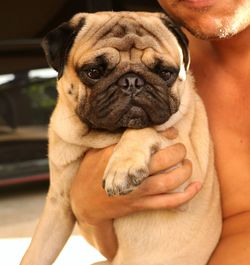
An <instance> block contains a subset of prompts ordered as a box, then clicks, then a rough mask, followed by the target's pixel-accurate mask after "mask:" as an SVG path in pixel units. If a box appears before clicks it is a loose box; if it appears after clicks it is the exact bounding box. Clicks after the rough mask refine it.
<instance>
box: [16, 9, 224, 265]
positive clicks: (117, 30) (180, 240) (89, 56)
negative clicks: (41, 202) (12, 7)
mask: <svg viewBox="0 0 250 265" xmlns="http://www.w3.org/2000/svg"><path fill="white" fill-rule="evenodd" d="M42 46H43V48H44V50H45V53H46V57H47V60H48V63H49V65H50V66H51V67H53V68H54V69H55V70H57V71H58V82H57V89H58V93H59V96H58V101H57V105H56V108H55V110H54V112H53V114H52V117H51V121H50V125H49V165H50V175H51V181H50V188H49V191H48V195H47V199H46V204H45V208H44V212H43V214H42V216H41V219H40V222H39V224H38V227H37V229H36V231H35V234H34V236H33V239H32V242H31V245H30V247H29V249H28V250H27V252H26V254H25V256H24V258H23V259H22V262H21V264H22V265H50V264H52V263H53V262H54V260H55V259H56V257H57V255H58V254H59V252H60V251H61V249H62V247H63V246H64V244H65V242H66V241H67V239H68V238H69V236H70V234H71V232H72V228H73V226H74V224H75V221H76V220H75V217H74V215H73V211H72V207H71V205H70V199H69V190H70V186H71V182H72V178H73V177H74V176H75V175H76V173H77V170H78V168H79V165H80V163H81V160H82V158H83V156H84V153H85V152H86V151H87V150H88V149H89V148H104V147H107V146H109V145H112V144H115V143H117V146H116V148H115V150H114V152H113V154H112V157H111V159H110V161H109V163H108V165H107V168H106V170H105V174H104V177H103V187H104V189H105V190H106V192H107V194H108V195H109V196H119V195H123V194H127V193H128V192H131V191H133V190H134V189H135V188H136V187H137V186H138V185H140V183H141V182H142V181H143V180H144V179H145V178H147V177H148V174H149V173H148V172H149V171H148V164H149V160H150V157H151V155H152V154H153V153H154V152H156V151H157V150H159V149H161V148H164V147H166V146H169V145H172V144H174V143H176V142H181V143H183V144H184V145H185V146H186V148H187V158H188V159H190V160H191V161H192V162H193V173H192V177H191V179H190V180H189V181H197V180H198V181H200V182H201V183H202V190H201V191H200V192H199V194H198V195H197V196H196V197H195V198H194V199H192V200H191V201H190V202H189V203H188V205H187V207H185V210H178V209H176V210H157V211H147V212H140V213H137V214H133V215H131V216H126V217H122V218H119V219H117V220H115V221H114V227H115V231H116V235H117V239H118V251H117V253H116V256H115V257H114V259H113V261H112V262H111V263H110V262H108V261H106V262H102V263H98V264H112V265H205V264H207V262H208V259H209V257H210V255H211V253H212V251H213V250H214V248H215V246H216V244H217V242H218V239H219V236H220V232H221V210H220V195H219V187H218V181H217V177H216V172H215V168H214V158H213V147H212V142H211V140H210V136H209V131H208V122H207V116H206V113H205V109H204V106H203V104H202V102H201V99H200V98H199V96H198V95H197V93H196V92H195V89H194V81H193V78H192V76H191V73H190V71H189V70H188V67H189V52H188V41H187V38H186V37H185V35H184V34H183V33H182V31H181V30H180V29H179V28H178V27H177V26H176V25H175V24H174V23H173V22H172V21H171V20H170V18H169V17H168V16H166V15H164V14H161V13H146V12H145V13H144V12H139V13H137V12H119V13H116V12H99V13H94V14H86V13H80V14H77V15H75V16H74V17H73V18H72V19H71V20H70V21H69V22H67V23H63V24H62V25H60V26H59V27H58V28H56V29H55V30H53V31H51V32H49V33H48V34H47V36H46V37H45V39H44V40H43V44H42ZM171 126H174V127H175V128H177V129H178V131H179V136H178V138H177V139H175V140H171V141H170V140H167V139H165V138H164V137H162V136H161V135H160V134H159V132H160V131H163V130H165V129H167V128H169V127H171ZM189 181H187V182H186V183H185V184H183V185H182V186H181V187H180V188H179V189H178V190H174V191H172V192H179V191H180V190H183V189H184V188H185V187H186V186H187V185H188V184H189ZM100 185H101V184H100ZM96 196H98V194H96Z"/></svg>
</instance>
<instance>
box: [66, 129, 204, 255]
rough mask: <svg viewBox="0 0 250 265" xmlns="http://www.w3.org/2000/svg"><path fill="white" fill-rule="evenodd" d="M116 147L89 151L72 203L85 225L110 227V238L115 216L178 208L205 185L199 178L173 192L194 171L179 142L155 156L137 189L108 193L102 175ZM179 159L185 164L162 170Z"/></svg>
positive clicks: (169, 133)
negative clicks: (112, 194)
mask: <svg viewBox="0 0 250 265" xmlns="http://www.w3.org/2000/svg"><path fill="white" fill-rule="evenodd" d="M164 136H166V137H167V138H170V139H171V138H174V137H175V136H176V131H175V130H174V129H169V130H168V131H166V132H164ZM113 149H114V146H111V147H108V148H105V149H101V150H90V151H88V152H87V154H86V155H85V157H84V159H83V161H82V163H81V166H80V169H79V171H78V174H77V175H76V176H75V178H74V180H73V183H72V189H71V203H72V207H73V211H74V214H75V216H76V218H77V220H78V223H79V225H80V227H82V229H84V225H85V224H89V225H92V226H94V227H96V228H97V230H98V232H97V234H98V233H99V232H100V233H102V232H101V231H99V230H100V229H98V228H102V230H104V229H103V228H104V227H105V229H106V232H107V231H109V232H108V235H109V238H112V237H113V239H114V235H113V236H112V235H111V233H112V228H111V227H110V224H112V220H113V219H116V218H119V217H122V216H126V215H129V214H132V213H135V212H138V211H143V210H154V209H172V208H177V207H179V206H181V205H183V204H184V203H186V202H188V201H189V200H191V199H192V198H193V197H194V196H195V194H196V193H197V192H198V191H199V189H200V187H201V184H200V183H197V182H196V183H191V184H190V185H189V186H188V187H187V188H186V189H185V190H184V191H183V192H178V193H169V192H170V191H172V190H174V189H176V188H178V187H179V186H180V185H181V184H183V183H184V182H185V181H186V180H187V179H188V178H189V177H190V176H191V173H192V164H191V162H190V161H188V160H186V159H185V156H186V149H185V147H184V145H182V144H175V145H172V146H169V147H167V148H165V149H162V150H160V151H158V152H157V153H155V154H154V155H153V156H152V159H151V162H150V165H149V169H150V176H149V177H148V178H146V179H145V180H144V181H143V182H142V184H140V185H139V186H138V187H137V189H136V190H134V191H133V192H131V193H129V194H127V195H122V196H117V197H108V196H107V194H106V193H105V191H104V189H103V188H102V177H103V174H104V170H105V168H106V165H107V163H108V161H109V158H110V156H111V155H112V152H113ZM179 163H180V164H181V166H179V167H177V168H176V169H173V170H171V171H169V172H168V173H162V171H164V170H167V169H169V168H171V167H173V166H174V165H177V164H179ZM159 172H161V173H159ZM96 236H98V235H96ZM104 237H105V238H106V240H107V237H106V236H104ZM101 238H102V236H101ZM107 244H108V243H107ZM104 252H105V251H104ZM107 252H108V251H107ZM104 254H105V253H104ZM113 254H114V253H113ZM113 254H112V255H113ZM106 256H108V255H106Z"/></svg>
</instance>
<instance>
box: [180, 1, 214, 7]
mask: <svg viewBox="0 0 250 265" xmlns="http://www.w3.org/2000/svg"><path fill="white" fill-rule="evenodd" d="M215 1H216V0H181V2H183V4H185V5H186V6H188V7H193V8H205V7H210V6H212V5H213V4H214V3H215Z"/></svg>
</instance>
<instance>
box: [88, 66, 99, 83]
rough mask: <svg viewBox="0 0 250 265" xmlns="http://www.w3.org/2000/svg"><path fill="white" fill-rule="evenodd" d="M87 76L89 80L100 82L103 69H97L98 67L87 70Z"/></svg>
mask: <svg viewBox="0 0 250 265" xmlns="http://www.w3.org/2000/svg"><path fill="white" fill-rule="evenodd" d="M86 74H87V76H88V78H90V79H93V80H98V79H100V78H101V77H102V75H103V69H101V68H97V67H94V68H90V69H88V70H86Z"/></svg>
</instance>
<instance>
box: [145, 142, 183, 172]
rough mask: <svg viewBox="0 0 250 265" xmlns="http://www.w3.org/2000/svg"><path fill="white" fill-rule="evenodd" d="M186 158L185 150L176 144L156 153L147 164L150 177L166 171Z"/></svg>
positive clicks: (179, 144) (181, 145)
mask: <svg viewBox="0 0 250 265" xmlns="http://www.w3.org/2000/svg"><path fill="white" fill-rule="evenodd" d="M185 156H186V148H185V146H184V145H183V144H181V143H178V144H174V145H171V146H168V147H166V148H164V149H161V150H159V151H158V152H156V153H155V154H154V155H153V156H152V159H151V161H150V163H149V172H150V175H153V174H155V173H157V172H160V171H162V170H166V169H168V168H170V167H172V166H174V165H177V164H178V163H180V162H182V161H183V159H184V158H185Z"/></svg>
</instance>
